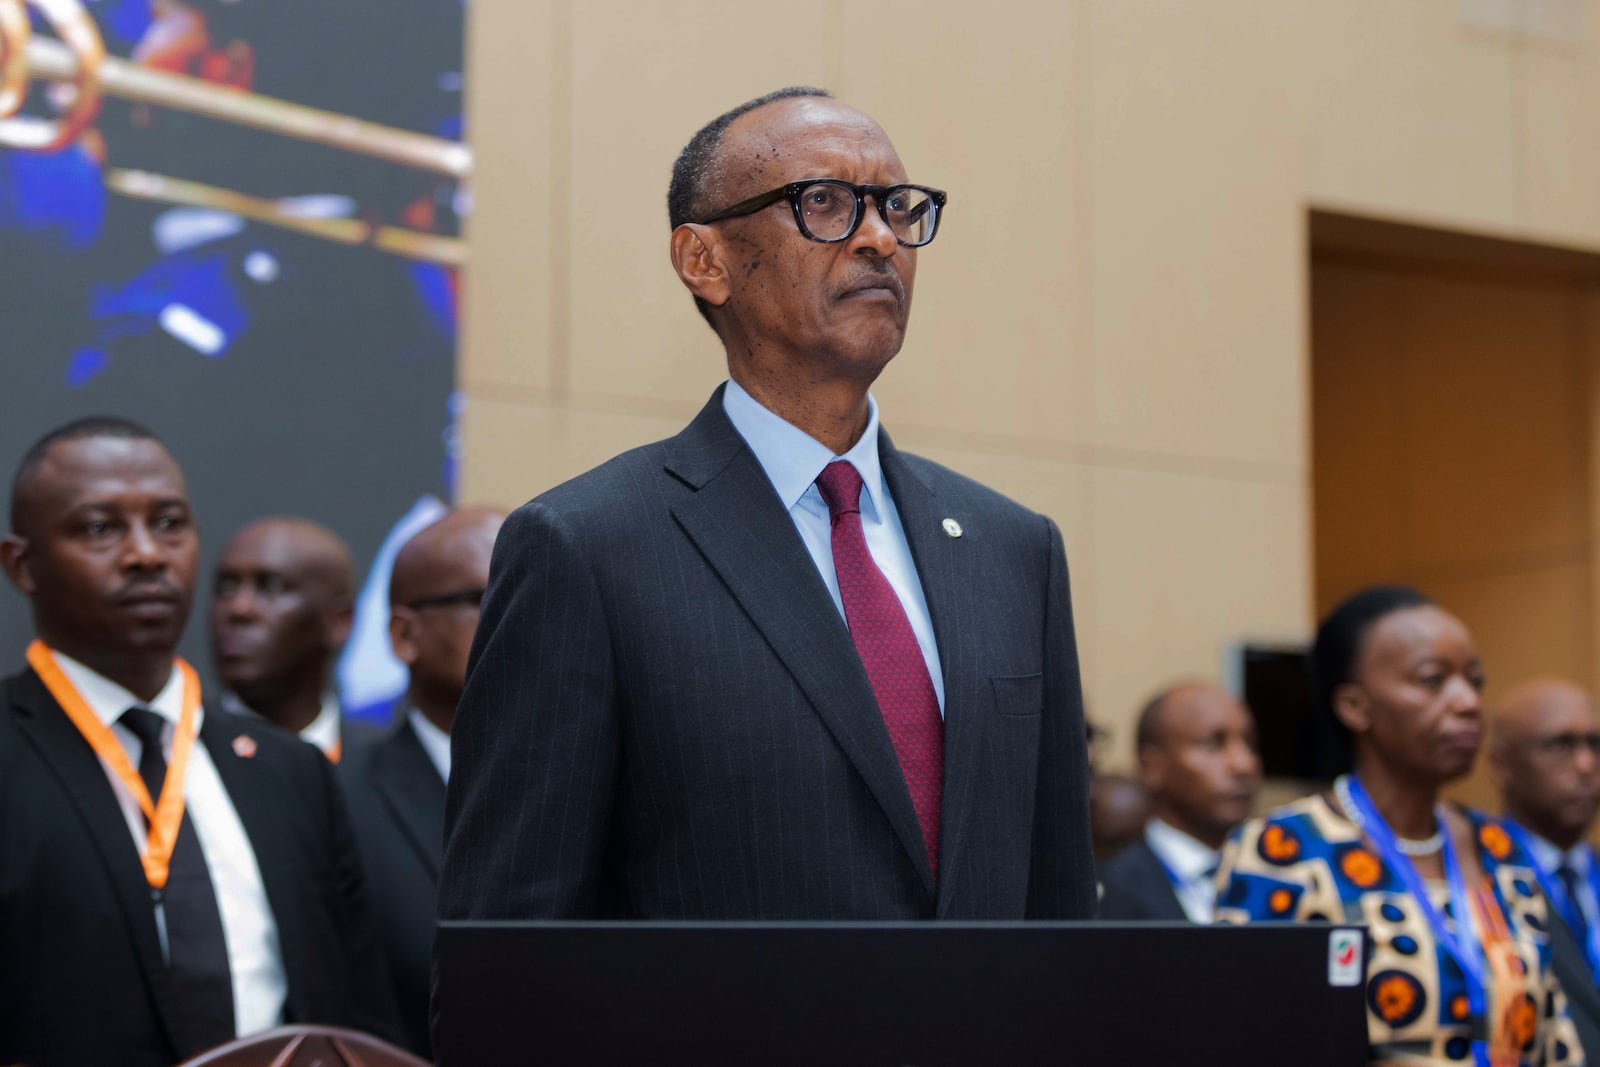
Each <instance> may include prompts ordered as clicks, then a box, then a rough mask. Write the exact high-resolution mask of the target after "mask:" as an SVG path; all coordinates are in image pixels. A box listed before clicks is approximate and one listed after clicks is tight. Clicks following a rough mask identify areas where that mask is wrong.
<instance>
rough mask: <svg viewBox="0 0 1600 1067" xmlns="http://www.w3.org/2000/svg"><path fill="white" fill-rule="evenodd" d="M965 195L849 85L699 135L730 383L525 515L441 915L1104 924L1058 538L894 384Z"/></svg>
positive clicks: (717, 320) (689, 209) (702, 284)
mask: <svg viewBox="0 0 1600 1067" xmlns="http://www.w3.org/2000/svg"><path fill="white" fill-rule="evenodd" d="M945 200H946V197H945V194H944V193H943V192H941V191H939V190H937V189H932V188H929V187H927V186H922V185H917V184H912V183H909V182H908V178H907V174H906V171H905V169H904V167H903V166H902V164H901V162H900V158H899V156H898V155H897V154H896V153H895V150H894V147H893V145H892V144H891V143H890V141H889V139H888V137H887V135H886V134H885V133H884V132H883V130H882V129H881V128H880V127H879V126H878V124H877V123H875V122H874V121H873V120H872V119H870V118H868V117H867V116H866V115H863V114H861V113H860V112H858V111H856V110H854V109H852V108H849V107H846V106H845V105H843V104H841V103H839V102H838V101H836V100H834V99H832V98H831V96H830V95H829V94H827V93H825V92H823V91H821V90H816V89H805V88H797V89H789V90H782V91H780V92H778V93H774V94H770V95H769V96H766V97H762V98H760V99H758V100H753V101H750V102H749V103H747V104H745V105H742V106H741V107H739V108H735V109H734V110H733V111H730V112H728V113H727V114H725V115H723V116H721V117H719V118H717V119H716V120H714V121H712V122H711V123H709V124H708V125H707V126H706V127H704V128H703V129H702V130H701V131H700V132H699V133H697V134H696V135H695V137H694V138H693V139H692V140H691V141H690V143H689V144H688V146H687V147H685V149H684V151H683V153H682V155H681V156H680V157H679V159H678V161H677V164H676V166H675V168H674V171H673V177H672V182H671V187H670V189H669V192H668V214H669V220H670V222H671V224H672V237H671V254H672V262H673V264H674V267H675V268H676V270H677V273H678V276H679V278H680V279H681V280H682V282H683V284H684V286H685V287H686V288H687V289H688V290H689V292H690V293H691V294H692V296H693V297H694V298H695V300H696V301H697V304H698V306H699V307H700V309H701V311H702V313H703V314H704V315H705V317H706V320H707V322H708V323H709V324H710V325H711V327H712V329H713V331H714V332H715V334H716V336H717V338H718V339H719V340H720V342H721V343H722V347H723V349H724V352H725V354H726V360H727V367H728V376H729V381H728V382H727V383H725V384H724V385H723V386H721V387H719V388H718V389H717V390H716V391H715V392H714V393H713V395H712V397H711V400H710V402H709V403H708V404H707V405H706V407H705V409H704V410H703V411H701V413H700V415H699V416H698V417H697V418H696V419H695V420H694V422H693V423H692V424H690V426H689V427H688V428H687V429H685V430H684V431H683V432H682V433H680V434H679V435H678V436H676V437H674V438H672V439H671V440H668V441H663V442H659V443H657V444H654V445H649V446H646V447H644V448H641V449H637V450H635V451H632V452H629V453H626V454H624V455H622V456H619V457H617V458H616V459H614V460H612V461H611V462H609V463H607V464H604V465H603V466H601V467H599V468H597V469H595V470H592V471H590V472H588V473H587V474H584V475H582V476H580V477H578V478H576V479H574V480H573V481H571V482H568V483H566V484H565V485H562V486H558V487H557V488H555V489H552V490H550V491H548V492H546V493H544V494H543V495H541V496H539V497H538V498H536V499H535V500H533V501H532V502H531V503H529V504H527V505H526V506H524V507H523V508H521V509H519V510H518V511H517V512H516V513H515V514H513V515H512V516H511V518H510V519H509V520H508V521H507V523H506V525H505V528H504V530H503V531H502V533H501V536H500V538H499V541H498V543H497V545H496V549H495V555H494V561H493V567H492V570H491V576H490V582H489V591H488V595H487V598H486V599H485V601H484V605H483V614H482V621H481V623H480V625H479V628H478V632H477V638H476V641H475V643H474V647H473V653H472V658H471V662H470V666H469V671H468V679H467V686H466V690H465V692H464V693H463V695H462V699H461V703H460V706H459V709H458V712H457V716H456V720H455V726H454V731H453V736H452V740H453V743H454V760H455V763H454V768H455V769H454V772H453V773H452V775H451V778H450V784H449V800H448V805H447V812H446V845H445V858H444V864H443V868H442V870H441V877H440V909H441V915H442V917H444V918H447V919H532V918H582V917H617V918H651V919H654V918H660V919H914V918H950V919H957V918H960V919H1020V918H1087V917H1088V916H1089V914H1090V912H1091V909H1092V907H1093V901H1094V875H1093V866H1092V862H1091V859H1090V837H1089V828H1088V802H1087V785H1088V774H1087V764H1086V756H1085V731H1084V721H1083V708H1082V699H1081V694H1080V686H1079V679H1078V666H1077V653H1076V646H1075V643H1074V637H1073V628H1072V612H1071V605H1070V594H1069V590H1068V584H1067V571H1066V558H1065V554H1064V552H1063V549H1062V544H1061V536H1060V533H1059V531H1058V530H1057V529H1056V526H1055V524H1054V523H1052V522H1051V521H1050V520H1049V519H1047V518H1045V517H1043V516H1040V515H1036V514H1033V513H1032V512H1029V511H1027V510H1025V509H1023V508H1021V507H1019V506H1018V505H1016V504H1014V503H1012V502H1011V501H1009V500H1006V499H1005V498H1004V497H1001V496H1000V495H999V494H997V493H994V492H992V491H990V490H988V489H985V488H983V487H982V486H980V485H977V484H976V483H974V482H971V481H969V480H968V479H965V478H963V477H961V476H960V475H957V474H955V473H953V472H951V471H949V470H946V469H944V468H942V467H940V466H938V465H936V464H933V463H930V462H927V461H926V460H922V459H920V458H918V457H915V456H911V455H907V454H905V453H902V452H900V451H899V450H897V449H896V448H895V447H894V444H893V442H892V441H891V440H890V439H889V436H888V434H887V433H885V432H884V431H883V430H882V429H881V427H880V425H879V412H878V406H877V404H876V402H875V401H874V400H873V398H872V397H871V395H870V393H869V389H870V387H871V386H872V384H873V382H874V381H875V380H876V379H877V377H878V375H879V374H880V373H881V372H882V371H883V369H884V368H885V366H886V365H887V364H888V363H889V361H890V360H891V359H892V358H893V357H894V356H895V355H896V353H898V352H899V350H900V347H901V344H902V342H903V340H904V337H905V331H906V326H907V322H908V320H909V315H910V309H911V298H912V291H913V284H914V281H915V277H916V267H917V254H918V250H919V248H921V247H922V246H924V245H926V244H928V242H930V241H931V240H932V239H933V237H934V235H935V233H936V231H937V228H938V224H939V220H940V215H941V212H942V210H943V208H944V205H945Z"/></svg>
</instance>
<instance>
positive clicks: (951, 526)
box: [944, 519, 961, 537]
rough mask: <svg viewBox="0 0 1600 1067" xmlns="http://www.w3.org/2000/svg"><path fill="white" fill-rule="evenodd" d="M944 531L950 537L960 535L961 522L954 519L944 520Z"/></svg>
mask: <svg viewBox="0 0 1600 1067" xmlns="http://www.w3.org/2000/svg"><path fill="white" fill-rule="evenodd" d="M944 532H945V533H946V534H948V535H949V536H951V537H960V536H961V524H960V523H959V522H957V521H956V520H954V519H946V520H944Z"/></svg>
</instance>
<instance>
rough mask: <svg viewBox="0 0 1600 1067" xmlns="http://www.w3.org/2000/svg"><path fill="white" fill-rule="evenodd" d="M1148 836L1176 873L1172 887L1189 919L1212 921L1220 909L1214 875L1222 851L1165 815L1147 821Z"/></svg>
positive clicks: (1150, 844)
mask: <svg viewBox="0 0 1600 1067" xmlns="http://www.w3.org/2000/svg"><path fill="white" fill-rule="evenodd" d="M1144 840H1145V844H1147V845H1149V846H1150V851H1152V852H1154V853H1155V854H1156V858H1157V859H1159V860H1160V861H1161V862H1162V864H1163V865H1164V866H1165V867H1166V868H1167V871H1168V873H1169V874H1171V875H1174V876H1176V878H1177V884H1176V885H1174V886H1173V887H1172V888H1173V891H1174V892H1175V893H1177V895H1178V903H1179V904H1182V905H1183V913H1184V914H1185V915H1187V916H1188V917H1189V921H1190V922H1195V923H1207V924H1209V923H1210V922H1211V920H1212V919H1213V918H1214V917H1215V913H1216V909H1217V887H1216V884H1215V882H1214V881H1213V879H1214V877H1215V875H1216V873H1217V861H1218V860H1219V859H1221V853H1219V852H1217V851H1216V850H1215V849H1213V848H1208V847H1206V845H1205V844H1204V843H1203V842H1201V841H1197V840H1195V839H1194V838H1192V837H1190V836H1189V835H1188V834H1186V833H1184V832H1183V831H1182V830H1179V829H1177V828H1176V827H1174V826H1173V825H1172V824H1170V823H1167V822H1163V821H1162V820H1161V819H1151V820H1150V821H1149V822H1147V823H1145V825H1144Z"/></svg>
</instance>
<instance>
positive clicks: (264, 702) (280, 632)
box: [211, 518, 376, 763]
mask: <svg viewBox="0 0 1600 1067" xmlns="http://www.w3.org/2000/svg"><path fill="white" fill-rule="evenodd" d="M354 597H355V572H354V568H352V567H351V565H350V551H349V549H347V548H346V547H345V544H344V542H343V541H341V540H340V539H339V536H338V535H337V534H335V533H334V532H333V531H332V530H329V529H327V528H326V527H323V526H319V525H318V524H316V523H314V522H310V521H308V520H306V519H295V518H270V519H259V520H257V521H256V522H252V523H250V524H249V525H248V526H246V527H245V528H244V529H242V530H240V531H239V532H238V533H236V534H234V535H233V538H232V539H231V540H230V541H229V542H228V544H227V547H225V548H224V549H223V550H222V557H221V559H220V560H219V561H218V562H217V574H216V579H215V581H214V582H213V584H212V597H211V654H212V656H213V658H214V659H215V660H216V665H217V677H218V678H220V679H221V681H222V684H223V685H224V686H226V687H227V690H228V693H227V700H228V705H227V706H228V709H229V710H230V711H235V712H246V713H249V714H252V715H258V716H260V717H261V718H263V719H266V720H267V721H268V722H270V723H272V724H273V725H274V726H277V727H280V728H282V729H285V730H288V731H289V732H290V733H295V734H299V735H300V737H301V738H302V739H304V740H306V741H309V742H311V743H312V744H314V745H316V746H317V747H318V748H320V749H322V751H323V753H324V754H325V755H327V757H328V758H329V759H331V760H333V762H335V763H338V762H339V759H340V757H341V756H342V755H343V754H344V751H345V749H346V747H347V746H346V742H350V741H354V742H356V743H359V742H360V741H363V740H372V739H373V738H374V735H375V733H376V731H374V730H373V729H372V728H371V727H368V726H367V725H366V724H364V723H359V722H346V721H345V720H344V717H343V714H342V712H341V709H340V706H339V696H338V693H337V692H336V691H335V688H334V678H333V671H334V667H335V666H337V664H338V661H339V650H340V649H341V648H343V647H344V643H345V640H346V639H347V638H348V637H349V636H350V624H351V622H352V620H353V619H354V617H355V608H354V605H355V600H354Z"/></svg>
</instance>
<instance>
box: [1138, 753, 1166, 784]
mask: <svg viewBox="0 0 1600 1067" xmlns="http://www.w3.org/2000/svg"><path fill="white" fill-rule="evenodd" d="M1138 759H1139V784H1140V785H1142V786H1144V791H1145V792H1146V793H1149V794H1150V795H1151V796H1156V795H1157V794H1159V793H1160V792H1161V791H1162V790H1164V789H1166V787H1167V754H1166V753H1165V752H1163V751H1161V747H1160V746H1159V745H1140V746H1139V756H1138Z"/></svg>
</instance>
